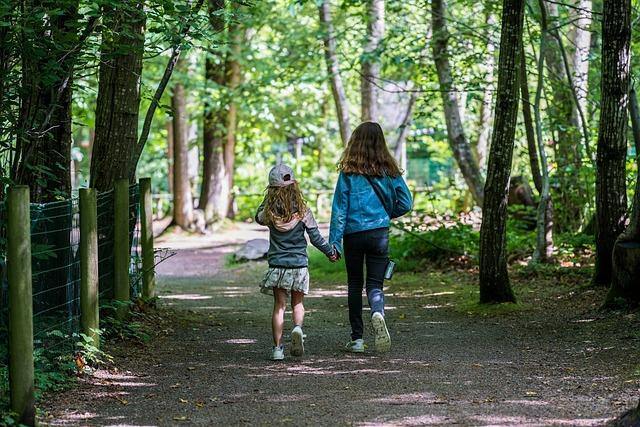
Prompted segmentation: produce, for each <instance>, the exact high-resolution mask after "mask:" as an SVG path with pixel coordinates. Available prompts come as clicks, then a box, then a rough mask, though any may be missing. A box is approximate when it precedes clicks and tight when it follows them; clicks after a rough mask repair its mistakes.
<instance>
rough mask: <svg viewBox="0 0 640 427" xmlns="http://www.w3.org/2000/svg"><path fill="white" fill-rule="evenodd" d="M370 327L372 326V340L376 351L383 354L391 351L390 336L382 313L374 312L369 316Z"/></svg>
mask: <svg viewBox="0 0 640 427" xmlns="http://www.w3.org/2000/svg"><path fill="white" fill-rule="evenodd" d="M371 326H373V338H374V343H375V344H374V346H375V348H376V351H377V352H379V353H385V352H387V351H389V350H390V349H391V336H390V335H389V330H388V329H387V324H386V322H385V321H384V316H383V315H382V313H378V312H375V313H373V316H371Z"/></svg>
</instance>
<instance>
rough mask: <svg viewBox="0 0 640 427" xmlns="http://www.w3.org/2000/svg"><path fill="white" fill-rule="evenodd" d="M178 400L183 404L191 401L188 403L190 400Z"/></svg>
mask: <svg viewBox="0 0 640 427" xmlns="http://www.w3.org/2000/svg"><path fill="white" fill-rule="evenodd" d="M178 400H179V401H180V402H181V403H189V401H188V400H186V399H183V398H179V399H178Z"/></svg>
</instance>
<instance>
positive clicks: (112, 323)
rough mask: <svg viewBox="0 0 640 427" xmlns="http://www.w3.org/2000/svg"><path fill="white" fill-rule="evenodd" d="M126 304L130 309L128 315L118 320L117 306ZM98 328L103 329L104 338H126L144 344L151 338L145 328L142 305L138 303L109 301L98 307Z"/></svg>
mask: <svg viewBox="0 0 640 427" xmlns="http://www.w3.org/2000/svg"><path fill="white" fill-rule="evenodd" d="M123 305H126V306H128V307H131V308H132V309H131V310H130V311H129V317H128V318H127V319H125V320H120V319H118V318H117V317H116V316H115V313H116V312H117V311H118V308H119V307H121V306H123ZM100 309H101V313H104V314H103V315H101V316H100V329H101V330H103V331H104V332H103V336H104V338H105V339H106V340H113V339H118V340H122V341H124V340H127V341H133V342H136V343H138V344H144V343H146V342H148V341H149V340H150V339H151V335H150V334H149V331H148V330H147V328H146V326H145V324H144V319H145V316H146V314H145V312H144V311H143V310H144V307H143V306H141V305H139V304H137V303H136V304H133V305H132V304H130V303H128V302H122V301H111V302H110V303H108V304H105V305H102V306H101V307H100Z"/></svg>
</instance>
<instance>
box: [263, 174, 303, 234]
mask: <svg viewBox="0 0 640 427" xmlns="http://www.w3.org/2000/svg"><path fill="white" fill-rule="evenodd" d="M306 211H307V204H306V203H305V201H304V198H303V197H302V192H301V191H300V187H299V186H298V183H297V182H296V183H293V184H291V185H287V186H284V187H267V189H266V190H265V197H264V222H265V224H267V225H273V224H275V223H276V221H283V222H289V221H291V220H292V219H293V216H294V215H296V214H298V215H300V216H302V215H304V213H305V212H306Z"/></svg>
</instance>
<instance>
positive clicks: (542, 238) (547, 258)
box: [522, 14, 553, 263]
mask: <svg viewBox="0 0 640 427" xmlns="http://www.w3.org/2000/svg"><path fill="white" fill-rule="evenodd" d="M542 21H543V25H542V27H543V28H546V19H545V16H544V14H543V16H542ZM546 41H547V40H546V38H545V37H544V36H543V37H540V49H539V50H540V52H539V56H538V69H537V74H538V82H537V84H536V96H535V100H534V102H533V111H534V116H535V122H536V140H537V151H538V156H539V157H540V167H541V169H542V174H541V177H540V179H541V189H540V202H539V203H538V212H537V218H536V249H535V251H534V252H533V257H532V262H534V263H535V262H542V263H549V262H551V260H552V257H553V205H552V202H551V182H550V179H549V166H548V164H547V153H546V151H545V149H544V137H543V135H542V118H541V116H540V101H541V100H542V90H543V88H544V59H545V52H546V49H547V43H546ZM522 52H523V53H524V49H523V50H522ZM523 64H524V62H523ZM523 74H526V73H523Z"/></svg>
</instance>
